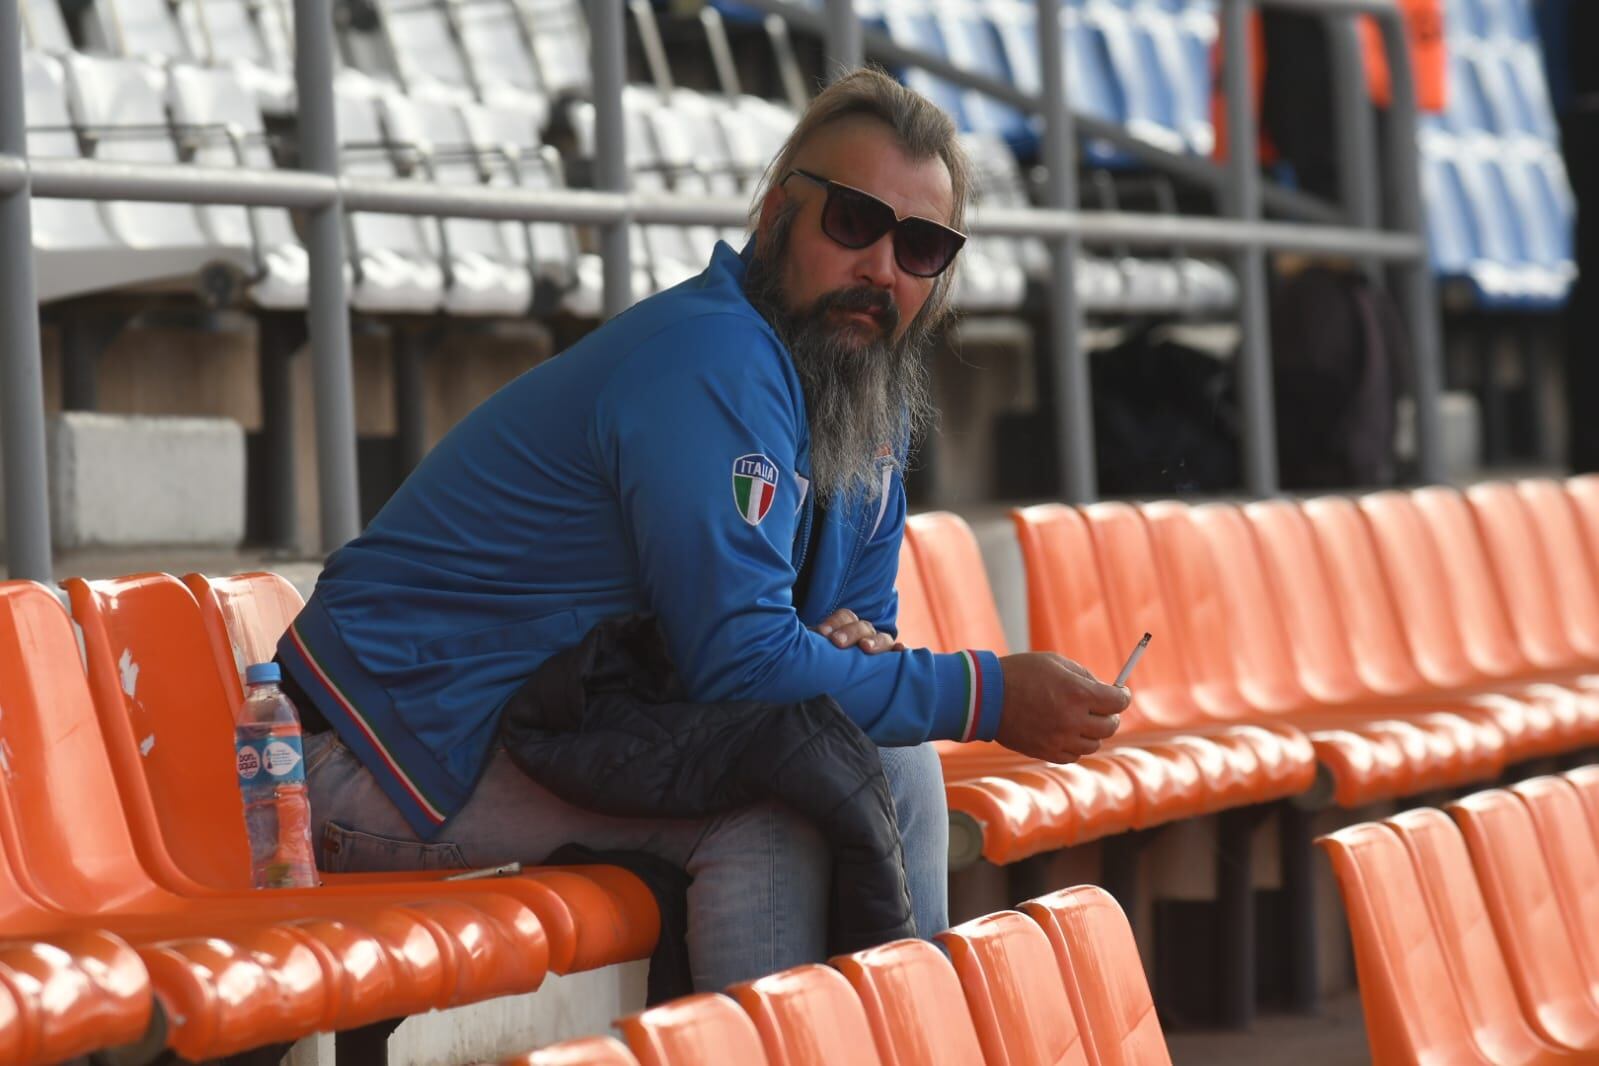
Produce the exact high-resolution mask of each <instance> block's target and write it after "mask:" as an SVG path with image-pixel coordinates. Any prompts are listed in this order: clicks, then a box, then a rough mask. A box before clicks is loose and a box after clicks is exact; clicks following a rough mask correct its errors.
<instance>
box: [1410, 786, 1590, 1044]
mask: <svg viewBox="0 0 1599 1066" xmlns="http://www.w3.org/2000/svg"><path fill="white" fill-rule="evenodd" d="M1384 824H1386V825H1387V826H1388V827H1389V828H1390V829H1392V830H1394V831H1395V832H1396V833H1398V834H1399V838H1400V840H1401V841H1402V842H1403V843H1404V846H1405V851H1406V853H1407V854H1409V856H1410V862H1411V865H1412V866H1414V867H1415V870H1416V875H1417V877H1418V878H1419V879H1420V882H1421V890H1422V895H1423V896H1424V897H1425V898H1426V908H1427V914H1428V916H1429V918H1430V919H1431V920H1432V924H1433V931H1434V933H1435V934H1436V935H1437V938H1438V942H1439V944H1440V945H1441V946H1442V948H1443V953H1444V960H1445V962H1446V963H1447V965H1448V967H1449V973H1450V976H1451V978H1452V979H1453V980H1454V983H1455V991H1456V992H1458V993H1459V994H1460V1005H1461V1009H1462V1010H1464V1012H1465V1015H1466V1020H1467V1021H1468V1023H1469V1024H1470V1025H1471V1031H1472V1033H1473V1034H1474V1036H1475V1040H1476V1044H1477V1048H1478V1050H1479V1051H1480V1052H1481V1053H1482V1054H1483V1055H1484V1056H1485V1057H1486V1058H1487V1059H1488V1060H1489V1061H1491V1062H1516V1063H1539V1062H1549V1063H1554V1062H1571V1061H1574V1057H1575V1056H1577V1055H1578V1052H1577V1050H1576V1049H1571V1048H1563V1047H1558V1046H1556V1045H1554V1044H1551V1043H1549V1042H1548V1041H1546V1040H1544V1039H1543V1038H1541V1037H1540V1036H1539V1035H1538V1034H1537V1033H1536V1032H1534V1031H1533V1028H1532V1026H1531V1025H1529V1024H1528V1023H1527V1019H1526V1018H1525V1017H1523V1015H1522V1013H1521V1007H1520V1006H1519V1005H1518V1004H1517V1001H1516V992H1515V986H1514V985H1513V984H1512V982H1511V980H1510V970H1509V968H1508V967H1507V965H1506V963H1505V955H1504V951H1503V950H1502V949H1501V948H1500V946H1499V941H1498V938H1497V937H1496V936H1495V935H1494V929H1493V923H1492V921H1491V920H1490V919H1489V917H1488V907H1487V904H1486V903H1485V902H1484V901H1483V896H1482V888H1481V887H1480V886H1479V884H1478V883H1477V875H1476V872H1475V871H1473V869H1472V867H1471V856H1470V855H1469V854H1468V853H1467V851H1466V842H1465V840H1464V839H1463V838H1462V837H1461V835H1460V830H1459V829H1458V828H1457V827H1456V826H1455V824H1454V822H1452V821H1450V820H1449V816H1448V815H1447V814H1445V813H1444V812H1442V811H1440V810H1438V809H1437V808H1434V807H1418V808H1416V809H1414V810H1409V811H1404V812H1402V813H1400V814H1397V815H1394V816H1393V817H1392V818H1389V819H1388V820H1387V822H1386V823H1384ZM1590 1057H1591V1056H1590Z"/></svg>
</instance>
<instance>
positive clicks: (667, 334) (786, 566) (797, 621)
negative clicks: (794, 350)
mask: <svg viewBox="0 0 1599 1066" xmlns="http://www.w3.org/2000/svg"><path fill="white" fill-rule="evenodd" d="M752 247H753V246H751V247H746V249H745V251H744V253H743V255H742V256H740V255H739V254H738V253H735V252H734V251H733V250H732V249H731V248H729V247H728V246H727V245H725V244H719V245H718V246H717V248H716V252H715V254H714V255H713V257H712V259H711V262H710V265H709V266H708V267H707V268H706V270H705V271H704V273H702V274H700V275H699V276H697V277H695V278H691V279H689V280H688V281H686V282H684V283H683V284H681V285H678V286H676V287H675V288H673V289H671V290H669V291H667V292H664V293H661V294H659V295H656V296H653V297H651V298H649V299H646V300H644V301H642V302H640V303H639V304H637V305H636V306H634V307H633V308H631V309H630V310H628V311H627V312H626V313H624V314H622V315H619V316H618V317H617V318H615V319H613V320H612V321H610V322H608V323H606V324H605V325H603V326H601V327H600V328H599V329H597V330H595V331H594V332H593V333H591V334H589V335H588V336H587V337H585V338H584V339H583V340H581V341H580V342H578V343H577V344H575V345H573V346H572V347H571V348H570V349H568V350H567V351H566V352H564V353H563V354H561V355H559V356H557V357H556V358H554V359H551V360H549V361H548V362H545V363H543V364H541V365H539V366H537V367H535V368H534V369H532V370H529V371H528V372H527V373H525V374H523V375H522V376H521V377H519V378H517V379H516V380H515V381H513V382H511V383H510V384H508V385H506V386H505V387H504V388H502V389H500V390H499V391H498V392H496V393H495V394H494V395H493V396H491V397H489V398H488V399H487V400H486V401H484V403H483V404H482V405H481V406H479V407H478V408H477V409H476V410H474V411H473V412H472V413H471V414H470V415H468V416H467V417H466V418H465V419H463V420H462V421H461V422H460V424H458V425H457V426H456V427H455V428H454V429H452V430H451V431H450V433H449V434H448V435H447V436H446V437H445V438H444V440H442V441H441V442H440V443H439V445H438V446H437V447H436V448H434V449H433V451H432V452H430V453H429V454H428V456H427V458H426V459H424V460H423V462H422V464H421V465H420V466H419V467H418V468H417V469H416V470H415V471H414V472H413V473H412V474H411V476H410V477H409V478H408V479H407V480H406V482H405V484H404V485H402V486H401V487H400V489H399V491H398V492H397V493H395V495H394V497H393V498H392V499H391V500H390V501H389V502H388V504H387V505H386V506H385V507H384V508H383V510H382V511H381V512H380V513H379V514H378V515H377V517H376V518H374V519H373V520H372V524H371V526H370V527H369V528H368V529H367V530H366V532H364V533H363V534H361V536H359V537H357V538H356V539H355V540H353V541H351V542H350V543H349V544H347V545H345V546H344V547H342V548H340V549H339V550H338V551H336V552H335V553H334V554H333V555H332V556H331V557H330V558H329V559H328V562H327V566H326V568H325V569H324V571H323V573H322V577H321V578H320V580H319V581H318V583H317V587H316V591H315V593H314V594H313V595H312V597H311V600H310V602H309V603H308V604H307V605H306V607H305V610H304V611H303V612H302V613H301V614H300V616H299V617H298V618H297V619H296V620H295V622H294V625H293V626H292V627H291V628H290V629H289V631H288V633H287V634H285V636H284V638H283V641H282V643H281V644H280V645H279V648H278V651H279V656H280V659H281V661H282V663H283V666H284V668H285V669H286V670H288V671H289V673H290V674H291V675H292V676H293V677H294V679H295V680H296V681H297V682H299V684H300V686H301V687H302V688H303V689H304V690H305V692H306V693H307V694H308V695H309V696H310V697H311V699H312V700H313V701H314V702H315V703H316V704H317V709H318V710H319V711H321V712H322V714H323V715H324V717H326V718H327V720H328V721H329V722H330V723H331V724H332V725H333V727H334V728H335V729H337V730H338V732H339V735H340V736H341V737H342V738H343V739H344V741H345V743H346V744H348V745H349V746H350V748H351V749H352V750H353V751H355V752H356V754H357V755H358V756H359V757H360V758H361V760H362V762H363V763H364V764H365V765H366V766H367V768H368V769H370V770H371V771H372V772H373V773H374V775H376V777H377V780H378V781H379V783H380V784H381V785H382V786H383V787H384V789H385V791H386V792H387V793H388V795H389V798H390V799H392V800H393V801H394V803H395V804H396V805H397V806H398V807H399V808H400V810H401V811H403V812H404V813H405V815H406V817H407V819H408V820H409V822H410V824H411V826H412V827H413V828H414V829H415V830H416V831H417V833H418V834H420V835H421V836H422V837H423V838H424V839H426V838H431V837H432V836H434V835H436V833H437V832H438V830H439V827H440V826H442V825H443V824H444V823H445V822H446V821H447V820H448V819H449V818H450V816H451V815H452V814H454V813H455V812H456V811H458V810H459V809H460V808H461V807H462V805H463V804H465V802H466V800H467V798H468V797H469V796H470V795H471V794H472V789H473V787H474V785H475V784H476V781H477V779H478V776H479V775H480V774H481V773H482V771H483V768H484V766H485V765H486V763H487V761H488V757H489V753H490V750H491V747H492V745H493V742H494V737H495V730H496V726H497V724H498V720H499V712H500V708H501V707H502V706H503V704H504V703H505V701H506V700H507V699H508V698H509V697H510V696H511V694H512V693H513V692H515V691H516V690H517V689H518V688H519V687H521V685H522V684H523V682H524V681H526V680H527V678H528V677H529V676H530V675H531V674H532V673H533V671H534V670H535V669H537V668H538V666H539V665H540V664H541V663H542V662H543V661H544V660H545V659H546V658H548V657H549V656H550V655H552V654H554V653H555V652H558V651H561V650H563V649H565V648H568V647H571V646H572V645H574V644H576V643H577V642H578V641H579V640H580V639H581V638H582V637H583V635H584V634H585V633H587V632H588V630H589V629H590V628H591V627H592V626H594V625H595V624H596V623H597V622H599V621H601V620H603V619H606V618H610V617H613V616H616V615H621V614H626V613H630V612H636V611H653V612H655V613H656V614H657V615H659V616H660V619H661V623H662V626H663V629H664V631H665V633H666V636H667V640H668V643H669V645H670V648H671V652H672V656H673V659H674V661H675V662H676V664H677V667H678V670H679V672H680V673H681V675H682V679H683V682H684V684H685V686H686V687H687V690H688V692H689V694H690V696H691V697H692V698H693V699H694V700H696V701H722V700H763V701H793V700H802V699H808V698H810V697H813V696H817V695H821V694H827V695H831V696H833V697H834V698H835V699H836V700H837V701H838V702H839V704H840V706H842V707H843V709H844V711H845V712H846V713H847V714H848V715H849V716H850V717H851V718H852V719H853V720H854V721H855V722H856V723H857V724H859V725H860V726H861V728H862V729H864V730H865V731H866V733H867V735H868V736H870V737H871V738H872V739H873V740H875V741H876V742H877V743H879V744H882V745H904V744H917V743H920V742H922V741H925V740H929V739H952V740H969V739H983V740H987V739H992V737H993V736H994V733H995V731H996V730H997V729H998V726H999V713H1000V703H1001V699H1002V691H1001V682H1000V671H999V663H998V660H997V659H996V658H995V657H994V655H993V654H991V653H989V652H985V651H971V652H958V653H954V654H947V655H937V654H934V653H932V652H929V651H911V652H906V653H901V654H894V653H885V654H881V655H866V654H863V653H862V652H861V651H860V650H859V649H856V648H847V649H842V650H841V649H839V648H837V647H835V646H834V645H833V644H832V643H831V642H829V641H828V639H827V638H826V637H823V636H821V635H819V634H817V633H814V632H811V631H810V630H809V629H808V628H807V626H812V625H816V624H817V623H819V622H820V621H821V620H822V619H823V618H825V617H827V615H829V614H831V613H832V612H833V611H834V610H836V609H837V608H840V607H848V608H850V609H851V610H854V611H855V612H856V613H857V614H859V615H860V616H861V617H862V618H866V619H869V620H870V621H871V622H872V623H873V624H875V625H876V626H877V628H878V629H880V630H886V631H889V632H893V631H895V617H896V613H897V607H898V601H897V597H896V594H895V592H894V578H895V574H896V571H897V570H898V567H899V551H900V540H901V537H902V535H903V532H904V526H905V491H904V486H903V485H902V484H901V483H900V481H899V478H898V475H897V474H893V473H891V472H889V471H888V470H887V469H885V475H884V484H883V489H882V491H881V492H880V493H879V494H877V495H876V496H875V497H874V498H872V499H870V500H862V501H861V502H860V503H858V504H856V505H853V506H843V505H836V506H829V507H827V508H824V509H817V508H815V507H814V506H813V501H812V493H811V492H809V491H808V488H809V486H808V478H809V472H810V454H809V453H810V445H809V437H810V434H809V429H808V425H807V422H806V415H805V401H804V395H803V393H802V392H801V389H800V383H799V378H798V377H797V376H796V374H795V372H794V368H793V364H792V361H791V359H790V357H789V354H788V351H787V349H785V348H784V347H783V345H782V343H781V342H780V341H779V340H778V338H777V335H776V334H775V333H774V332H773V331H772V329H771V327H770V326H769V325H768V324H767V322H766V320H765V319H764V318H762V317H761V315H760V314H759V313H758V312H757V311H756V310H755V309H754V308H753V307H752V306H751V305H750V303H749V301H748V300H747V299H746V298H745V296H744V290H743V280H744V273H745V266H746V263H747V261H748V256H749V255H750V252H751V248H752ZM813 520H814V521H819V522H821V528H820V529H818V530H816V531H815V534H814V536H813V533H812V529H811V526H812V522H813ZM802 570H804V571H807V572H808V576H807V582H806V584H805V585H804V586H803V587H804V588H805V589H806V590H807V591H806V596H805V601H804V602H803V603H795V602H794V589H795V582H796V580H797V578H798V576H799V574H800V573H801V571H802Z"/></svg>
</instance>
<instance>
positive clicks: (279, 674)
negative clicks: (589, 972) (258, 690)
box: [244, 663, 283, 685]
mask: <svg viewBox="0 0 1599 1066" xmlns="http://www.w3.org/2000/svg"><path fill="white" fill-rule="evenodd" d="M282 680H283V671H282V670H281V669H280V668H279V667H278V664H277V663H254V664H252V665H251V666H248V667H246V668H245V671H244V683H245V684H247V685H269V684H276V683H278V682H279V681H282Z"/></svg>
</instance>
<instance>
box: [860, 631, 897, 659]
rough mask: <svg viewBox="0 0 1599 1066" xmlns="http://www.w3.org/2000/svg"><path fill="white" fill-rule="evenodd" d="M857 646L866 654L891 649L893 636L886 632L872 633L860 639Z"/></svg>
mask: <svg viewBox="0 0 1599 1066" xmlns="http://www.w3.org/2000/svg"><path fill="white" fill-rule="evenodd" d="M858 647H859V648H860V649H861V651H864V652H865V653H866V654H867V655H876V654H878V653H879V652H885V651H890V650H892V649H893V648H894V647H895V645H894V638H893V637H891V636H889V635H888V634H887V633H873V634H872V635H871V636H869V637H866V638H865V639H864V640H862V641H861V642H860V644H859V645H858Z"/></svg>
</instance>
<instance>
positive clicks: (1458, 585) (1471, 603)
mask: <svg viewBox="0 0 1599 1066" xmlns="http://www.w3.org/2000/svg"><path fill="white" fill-rule="evenodd" d="M1409 498H1410V502H1411V504H1412V506H1414V507H1415V509H1416V513H1417V514H1419V515H1420V516H1421V520H1422V524H1423V525H1425V526H1426V528H1427V530H1428V532H1429V533H1430V534H1431V536H1432V541H1433V544H1434V545H1435V546H1436V547H1435V551H1436V553H1437V557H1438V560H1439V564H1440V566H1441V567H1442V569H1443V572H1444V580H1445V581H1446V582H1447V583H1448V586H1449V592H1450V593H1451V594H1452V596H1453V597H1454V598H1453V603H1454V607H1455V617H1456V620H1457V621H1458V622H1459V624H1460V635H1461V638H1462V639H1463V640H1464V642H1465V648H1466V657H1467V658H1468V659H1470V660H1471V662H1472V665H1474V666H1475V667H1476V668H1477V669H1478V670H1480V671H1482V672H1483V673H1484V674H1487V675H1489V676H1490V677H1509V676H1512V675H1514V674H1519V673H1523V672H1525V671H1526V670H1527V669H1528V668H1529V667H1530V666H1531V664H1530V663H1528V662H1527V655H1526V653H1525V652H1524V651H1523V650H1522V647H1521V644H1520V642H1519V641H1517V639H1516V632H1515V630H1514V629H1513V628H1512V627H1511V622H1510V612H1509V611H1508V610H1507V609H1506V605H1505V597H1504V595H1503V594H1502V591H1501V586H1500V583H1499V582H1497V581H1495V580H1494V565H1493V563H1492V562H1491V561H1490V560H1489V557H1488V551H1487V548H1486V546H1485V545H1484V544H1483V540H1482V534H1481V533H1480V532H1479V531H1478V529H1477V522H1476V520H1475V519H1474V518H1473V517H1472V514H1471V506H1470V505H1469V504H1468V503H1466V498H1465V497H1464V496H1462V495H1461V494H1460V492H1459V491H1458V490H1456V489H1452V488H1446V487H1443V486H1436V485H1435V486H1429V487H1427V488H1420V489H1416V490H1415V491H1414V492H1411V493H1410V494H1409ZM1526 535H1527V536H1528V538H1529V540H1530V539H1531V534H1530V533H1527V534H1526ZM1521 550H1522V551H1523V552H1528V553H1532V554H1535V553H1536V552H1537V550H1538V548H1537V545H1536V544H1531V543H1526V542H1523V544H1522V547H1521ZM1526 576H1528V577H1531V576H1532V575H1531V574H1527V575H1526ZM1543 610H1545V611H1547V612H1548V613H1549V616H1550V617H1551V618H1552V617H1553V616H1554V608H1553V606H1552V605H1551V604H1549V603H1547V602H1545V604H1544V605H1543Z"/></svg>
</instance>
